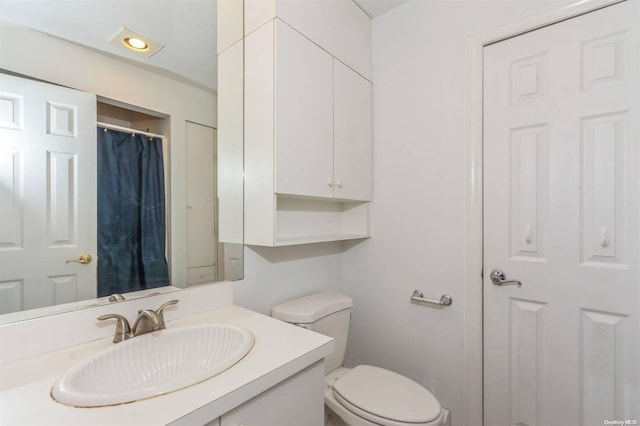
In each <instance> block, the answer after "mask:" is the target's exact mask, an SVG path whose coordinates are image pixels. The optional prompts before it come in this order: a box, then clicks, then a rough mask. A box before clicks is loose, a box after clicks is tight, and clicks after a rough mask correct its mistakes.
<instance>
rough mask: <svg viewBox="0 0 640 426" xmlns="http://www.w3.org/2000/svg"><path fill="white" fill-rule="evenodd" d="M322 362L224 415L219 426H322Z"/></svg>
mask: <svg viewBox="0 0 640 426" xmlns="http://www.w3.org/2000/svg"><path fill="white" fill-rule="evenodd" d="M323 393H324V362H322V361H321V362H318V363H316V364H314V365H312V366H310V367H307V368H306V369H304V370H302V371H301V372H299V373H297V374H295V375H293V376H291V377H289V378H288V379H286V380H285V381H283V382H281V383H279V384H277V385H275V386H274V387H272V388H271V389H269V390H267V391H265V392H264V393H262V394H260V395H258V396H256V397H255V398H253V399H251V400H249V401H247V402H245V403H244V404H242V405H241V406H239V407H237V408H235V409H233V410H231V411H230V412H228V413H226V414H224V415H223V416H222V417H221V419H220V426H239V425H243V426H300V425H308V426H314V425H316V426H321V425H322V424H323V423H324V395H323Z"/></svg>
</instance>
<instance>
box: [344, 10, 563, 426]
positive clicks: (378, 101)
mask: <svg viewBox="0 0 640 426" xmlns="http://www.w3.org/2000/svg"><path fill="white" fill-rule="evenodd" d="M558 3H559V2H557V1H555V2H552V1H546V2H545V1H518V0H512V1H481V0H475V1H424V0H413V1H411V2H409V3H407V4H405V5H403V6H400V7H399V8H397V9H394V10H392V11H390V12H388V13H387V14H384V15H382V16H380V17H378V18H376V19H375V20H374V22H373V69H374V74H373V82H374V86H373V87H374V89H373V94H374V96H373V102H374V107H373V109H374V165H373V173H374V178H373V180H374V183H373V188H374V193H373V203H372V205H371V226H372V238H371V239H370V240H367V241H364V242H362V243H360V244H357V245H355V246H353V247H351V248H350V249H348V250H347V251H346V252H345V254H344V257H343V273H344V283H343V288H344V291H345V292H347V293H348V294H350V295H351V296H352V297H353V298H354V304H355V306H354V310H353V317H352V321H351V329H350V336H349V344H348V347H347V365H348V366H353V365H356V364H362V363H365V364H367V363H368V364H374V365H379V366H382V367H386V368H390V369H392V370H395V371H398V372H400V373H402V374H405V375H407V376H408V377H410V378H412V379H413V380H415V381H417V382H419V383H421V384H423V385H424V386H426V387H427V388H429V389H431V390H432V391H433V392H434V393H435V395H436V396H437V398H438V399H439V400H440V402H441V403H442V404H443V405H444V406H445V407H447V408H449V409H451V410H452V421H453V424H457V425H463V424H473V423H472V422H467V421H466V419H465V418H464V414H465V413H464V411H465V410H464V399H463V397H464V394H465V392H464V390H465V386H464V336H465V334H464V333H465V327H464V325H465V302H466V301H465V295H464V279H465V220H466V219H465V208H466V206H465V190H466V170H465V158H466V157H465V156H466V152H465V144H466V140H465V137H466V135H465V132H466V130H465V102H466V98H465V96H466V81H467V80H466V75H465V66H466V62H465V61H466V50H465V49H466V43H467V36H469V35H471V34H475V33H478V32H480V31H484V30H487V29H490V28H493V27H495V26H497V25H500V24H502V23H505V22H508V21H511V20H513V19H516V18H520V17H523V16H527V15H529V14H532V13H535V12H538V11H540V10H543V9H545V8H548V7H550V6H552V5H554V4H556V5H557V4H558ZM414 289H420V290H423V292H424V293H425V297H431V298H440V296H441V295H442V294H443V293H448V294H450V295H451V296H452V297H453V300H454V302H453V306H451V307H450V308H446V309H442V310H438V309H433V308H429V307H424V306H417V305H412V304H410V303H409V298H410V296H411V293H412V291H413V290H414Z"/></svg>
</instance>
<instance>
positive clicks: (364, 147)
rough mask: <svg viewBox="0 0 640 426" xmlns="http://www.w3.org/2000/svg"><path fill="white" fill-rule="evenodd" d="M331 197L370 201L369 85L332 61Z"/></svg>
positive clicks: (352, 72) (338, 63) (358, 76)
mask: <svg viewBox="0 0 640 426" xmlns="http://www.w3.org/2000/svg"><path fill="white" fill-rule="evenodd" d="M333 84H334V87H333V99H334V112H333V119H334V140H333V144H334V147H333V159H334V166H333V167H334V181H335V186H334V192H333V194H334V197H335V198H340V199H346V200H362V201H370V200H371V162H372V141H371V132H372V129H371V127H372V123H371V120H372V119H371V83H370V82H369V81H368V80H366V79H365V78H364V77H362V76H360V75H359V74H357V73H356V72H355V71H353V70H352V69H350V68H348V67H347V66H346V65H344V64H343V63H342V62H340V61H338V60H336V59H334V61H333Z"/></svg>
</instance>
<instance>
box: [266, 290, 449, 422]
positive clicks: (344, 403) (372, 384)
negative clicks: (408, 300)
mask: <svg viewBox="0 0 640 426" xmlns="http://www.w3.org/2000/svg"><path fill="white" fill-rule="evenodd" d="M352 306H353V301H352V300H351V297H349V296H347V295H345V294H340V293H331V292H322V293H315V294H311V295H309V296H305V297H301V298H299V299H294V300H290V301H288V302H285V303H282V304H280V305H277V306H275V307H274V308H273V310H272V312H271V313H272V316H273V317H274V318H277V319H279V320H282V321H286V322H289V323H292V324H296V325H299V326H301V327H304V328H307V329H309V330H312V331H315V332H318V333H321V334H324V335H326V336H329V337H333V338H334V339H335V351H334V352H333V353H331V354H330V355H329V356H327V358H325V379H324V380H325V391H324V402H325V406H326V408H328V409H329V410H330V412H329V413H328V414H329V417H333V416H337V417H338V418H339V419H340V420H341V422H335V423H337V424H340V423H343V424H347V425H350V426H365V425H383V426H432V425H434V426H435V425H441V424H442V423H443V419H444V416H445V414H444V411H443V409H442V407H441V406H440V403H439V402H438V400H437V399H436V398H435V397H434V396H433V395H432V394H431V392H429V391H428V390H427V389H425V388H424V387H422V386H420V385H419V384H418V383H416V382H414V381H413V380H410V379H408V378H406V377H404V376H402V375H400V374H398V373H394V372H392V371H389V370H385V369H383V368H378V367H372V366H370V365H359V366H357V367H355V368H353V369H348V368H344V367H342V362H343V361H344V352H345V349H346V346H347V335H348V331H349V319H350V317H351V307H352ZM329 423H334V422H333V421H330V422H329ZM335 423H334V424H335Z"/></svg>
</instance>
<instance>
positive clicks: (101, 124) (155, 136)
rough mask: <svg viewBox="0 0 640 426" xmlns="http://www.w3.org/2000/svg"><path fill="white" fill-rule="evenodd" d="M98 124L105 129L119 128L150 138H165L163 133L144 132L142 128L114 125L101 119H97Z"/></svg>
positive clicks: (122, 130)
mask: <svg viewBox="0 0 640 426" xmlns="http://www.w3.org/2000/svg"><path fill="white" fill-rule="evenodd" d="M98 126H100V127H104V128H105V129H111V130H119V131H121V132H128V133H138V134H140V135H145V136H148V137H150V138H161V139H164V138H165V135H157V134H155V133H149V132H144V131H142V130H136V129H130V128H128V127H122V126H116V125H115V124H109V123H103V122H102V121H98Z"/></svg>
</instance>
